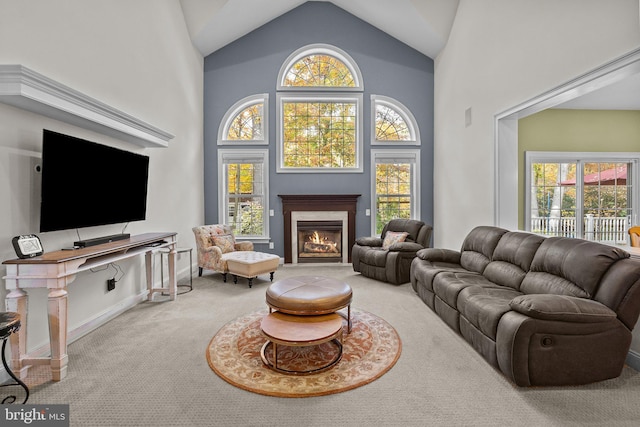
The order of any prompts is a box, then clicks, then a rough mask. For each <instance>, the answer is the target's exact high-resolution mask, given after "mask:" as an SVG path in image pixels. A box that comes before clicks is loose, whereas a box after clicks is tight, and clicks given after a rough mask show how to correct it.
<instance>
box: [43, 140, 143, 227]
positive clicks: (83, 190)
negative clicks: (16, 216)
mask: <svg viewBox="0 0 640 427" xmlns="http://www.w3.org/2000/svg"><path fill="white" fill-rule="evenodd" d="M148 173H149V157H148V156H144V155H140V154H136V153H131V152H129V151H125V150H120V149H117V148H113V147H108V146H106V145H102V144H97V143H95V142H90V141H86V140H84V139H80V138H75V137H72V136H68V135H63V134H60V133H57V132H53V131H50V130H47V129H44V130H43V137H42V197H41V205H40V232H46V231H56V230H68V229H73V228H82V227H91V226H96V225H105V224H116V223H126V222H130V221H139V220H143V219H145V216H146V210H147V179H148Z"/></svg>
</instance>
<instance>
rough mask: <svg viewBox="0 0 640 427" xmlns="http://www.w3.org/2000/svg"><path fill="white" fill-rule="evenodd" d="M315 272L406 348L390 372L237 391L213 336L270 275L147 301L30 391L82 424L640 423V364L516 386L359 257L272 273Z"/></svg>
mask: <svg viewBox="0 0 640 427" xmlns="http://www.w3.org/2000/svg"><path fill="white" fill-rule="evenodd" d="M309 274H318V275H326V276H331V277H335V278H339V279H342V280H345V281H346V282H348V283H349V284H350V285H351V287H352V288H353V293H354V298H353V306H354V307H355V308H358V309H362V310H366V311H369V312H371V313H375V314H376V315H378V316H380V317H382V318H383V319H385V320H386V321H387V322H389V323H390V324H391V325H393V327H394V328H395V329H396V331H397V332H398V334H399V335H400V338H401V339H402V345H403V347H402V355H401V356H400V359H399V360H398V362H397V363H396V365H395V366H394V367H393V368H392V369H391V370H390V371H389V372H387V373H386V374H385V375H383V376H382V377H381V378H379V379H377V380H376V381H374V382H372V383H370V384H367V385H365V386H363V387H359V388H357V389H354V390H350V391H347V392H344V393H339V394H333V395H328V396H319V397H311V398H306V399H288V398H278V397H270V396H263V395H259V394H255V393H251V392H248V391H245V390H242V389H239V388H236V387H234V386H232V385H230V384H228V383H227V382H225V381H224V380H222V379H221V378H219V377H218V376H217V375H216V374H215V373H214V372H213V371H212V370H211V369H210V368H209V366H208V364H207V360H206V356H205V351H206V348H207V345H208V344H209V342H210V340H211V337H212V336H213V335H215V333H216V331H218V330H219V329H220V328H221V327H222V326H223V325H225V324H226V323H228V322H229V321H231V320H233V319H235V318H237V317H238V316H239V315H240V314H242V313H250V312H252V311H254V310H257V309H262V308H264V292H265V290H266V288H267V286H268V284H269V282H268V277H267V276H265V277H261V278H259V279H257V280H255V281H254V285H253V288H251V289H249V288H248V287H247V285H246V281H244V280H239V282H238V284H233V283H232V282H230V283H223V282H222V278H221V276H220V275H216V274H211V273H210V274H206V272H205V276H204V277H202V278H198V279H196V280H194V290H193V291H192V292H190V293H187V294H184V295H181V296H179V297H178V299H177V300H176V301H174V302H152V303H142V304H139V305H138V306H136V307H135V308H133V309H131V310H129V311H128V312H126V313H124V314H122V315H120V316H119V317H117V318H116V319H114V320H112V321H111V322H109V323H107V324H106V325H104V326H102V327H100V328H99V329H97V330H96V331H94V332H92V333H91V334H89V335H87V336H85V337H83V338H81V339H80V340H78V341H76V342H74V343H73V344H71V345H70V346H69V374H68V377H67V378H66V379H64V380H63V381H61V382H58V383H54V382H45V383H43V384H41V385H37V386H34V387H33V388H32V396H31V398H30V399H29V403H34V404H55V403H69V404H70V418H71V425H74V426H263V425H267V424H275V425H283V426H297V425H306V426H324V425H341V426H363V425H376V426H450V425H456V426H513V425H519V426H572V425H573V426H584V425H594V426H601V425H602V426H605V425H606V426H637V425H639V424H640V403H639V402H640V372H636V371H635V370H633V369H631V368H625V369H624V371H623V373H622V376H621V377H620V378H617V379H615V380H610V381H605V382H600V383H596V384H591V385H587V386H581V387H562V388H528V389H523V388H518V387H516V386H514V385H512V384H511V383H510V382H508V381H507V380H506V379H505V378H504V377H503V376H502V375H501V374H500V373H498V372H496V371H495V370H494V369H493V368H492V367H490V366H489V365H488V364H487V363H486V362H485V361H484V359H482V357H481V356H480V355H478V354H477V353H476V352H475V351H474V350H473V349H472V348H471V347H470V346H469V345H467V344H466V342H465V341H463V340H462V339H461V338H460V337H459V336H458V335H457V334H456V333H454V332H453V331H452V330H451V329H449V328H448V327H447V326H446V325H445V324H444V323H443V322H442V321H441V320H440V319H439V318H438V317H437V316H436V315H435V314H434V313H433V312H431V310H430V309H429V308H428V307H427V306H426V305H424V304H423V303H422V301H421V300H420V299H419V298H418V297H417V296H416V295H415V294H414V292H413V290H412V289H411V286H410V285H409V284H405V285H402V286H393V285H389V284H386V283H381V282H377V281H374V280H370V279H366V278H364V277H362V276H361V275H359V274H357V273H354V272H353V270H352V268H351V266H349V265H344V266H337V265H331V266H317V265H314V266H285V267H281V268H280V269H279V270H278V271H277V272H276V276H275V279H276V280H277V279H279V278H284V277H290V276H296V275H309Z"/></svg>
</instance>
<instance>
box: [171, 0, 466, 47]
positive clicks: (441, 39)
mask: <svg viewBox="0 0 640 427" xmlns="http://www.w3.org/2000/svg"><path fill="white" fill-rule="evenodd" d="M306 1H307V0H180V3H181V4H182V10H183V13H184V16H185V20H186V22H187V27H188V29H189V34H190V36H191V40H192V41H193V44H194V46H195V47H196V48H197V49H198V50H199V51H200V53H202V55H203V56H207V55H209V54H211V53H213V52H215V51H216V50H218V49H220V48H222V47H224V46H225V45H227V44H229V43H231V42H233V41H234V40H236V39H239V38H240V37H242V36H244V35H245V34H247V33H250V32H251V31H253V30H255V29H256V28H258V27H260V26H262V25H264V24H266V23H267V22H269V21H271V20H273V19H275V18H277V17H278V16H280V15H282V14H284V13H286V12H288V11H290V10H292V9H295V8H296V7H298V6H300V5H301V4H303V3H306ZM320 1H328V2H330V3H333V4H335V5H336V6H338V7H340V8H342V9H344V10H346V11H347V12H349V13H351V14H352V15H355V16H357V17H358V18H360V19H362V20H363V21H365V22H368V23H369V24H371V25H373V26H374V27H376V28H378V29H380V30H382V31H384V32H385V33H387V34H389V35H391V36H393V37H395V38H396V39H398V40H400V41H401V42H403V43H405V44H406V45H408V46H411V47H412V48H414V49H416V50H417V51H419V52H421V53H423V54H424V55H426V56H428V57H430V58H433V59H435V57H436V56H437V55H438V53H439V52H440V50H442V48H443V47H444V45H445V44H446V42H447V39H448V37H449V31H450V30H451V25H452V24H453V19H454V18H455V15H456V10H457V8H458V0H320Z"/></svg>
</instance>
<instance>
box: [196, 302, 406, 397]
mask: <svg viewBox="0 0 640 427" xmlns="http://www.w3.org/2000/svg"><path fill="white" fill-rule="evenodd" d="M267 313H268V311H267V310H266V309H265V310H260V311H256V312H253V313H250V314H247V315H245V316H242V317H239V318H237V319H236V320H233V321H231V322H229V323H227V324H226V325H225V326H223V327H222V328H221V329H220V330H219V331H218V333H216V335H215V336H214V337H213V339H212V340H211V342H210V343H209V346H208V347H207V361H208V362H209V366H210V367H211V369H212V370H213V371H214V372H215V373H216V374H218V375H219V376H220V377H221V378H222V379H224V380H225V381H227V382H228V383H230V384H232V385H234V386H236V387H240V388H242V389H244V390H248V391H251V392H254V393H259V394H264V395H268V396H278V397H311V396H322V395H326V394H333V393H340V392H343V391H347V390H351V389H354V388H356V387H360V386H363V385H365V384H368V383H370V382H372V381H374V380H376V379H377V378H380V377H381V376H382V375H383V374H385V373H386V372H387V371H389V369H391V368H392V367H393V365H395V363H396V361H397V360H398V358H399V357H400V353H401V350H402V343H401V341H400V337H399V336H398V333H397V332H396V330H395V329H394V328H393V327H392V326H391V325H390V324H389V323H387V322H386V321H385V320H383V319H381V318H380V317H378V316H375V315H374V314H371V313H368V312H366V311H361V310H356V309H352V310H351V319H352V329H351V333H349V334H346V333H345V335H344V343H343V353H342V359H341V360H340V362H338V364H336V365H335V366H334V367H332V368H331V369H329V370H327V371H324V372H320V373H314V374H309V375H290V374H282V373H279V372H276V371H274V370H272V369H270V368H268V367H266V366H265V365H264V364H263V362H262V359H261V358H260V350H261V348H262V346H263V344H264V343H265V342H266V337H265V336H264V335H263V334H262V332H261V331H260V321H261V320H262V318H263V317H264V316H265V315H266V314H267ZM346 327H347V326H346V320H345V321H344V326H343V328H344V331H345V332H346ZM268 349H271V346H269V347H268ZM335 351H337V350H336V346H334V345H332V344H331V343H327V344H322V345H320V346H310V347H288V346H283V345H279V346H278V366H282V367H287V366H289V367H292V366H295V367H296V369H299V368H300V367H302V366H307V367H313V366H314V365H318V364H322V363H324V362H325V361H326V360H327V359H331V358H333V357H334V356H335V353H333V352H335ZM270 356H272V355H269V354H268V353H267V357H268V358H270Z"/></svg>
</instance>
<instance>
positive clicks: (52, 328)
mask: <svg viewBox="0 0 640 427" xmlns="http://www.w3.org/2000/svg"><path fill="white" fill-rule="evenodd" d="M48 311H49V339H50V342H51V376H52V378H53V380H54V381H60V380H61V379H63V378H64V377H66V376H67V363H68V361H69V357H68V356H67V290H66V289H57V288H56V289H50V290H49V302H48Z"/></svg>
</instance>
